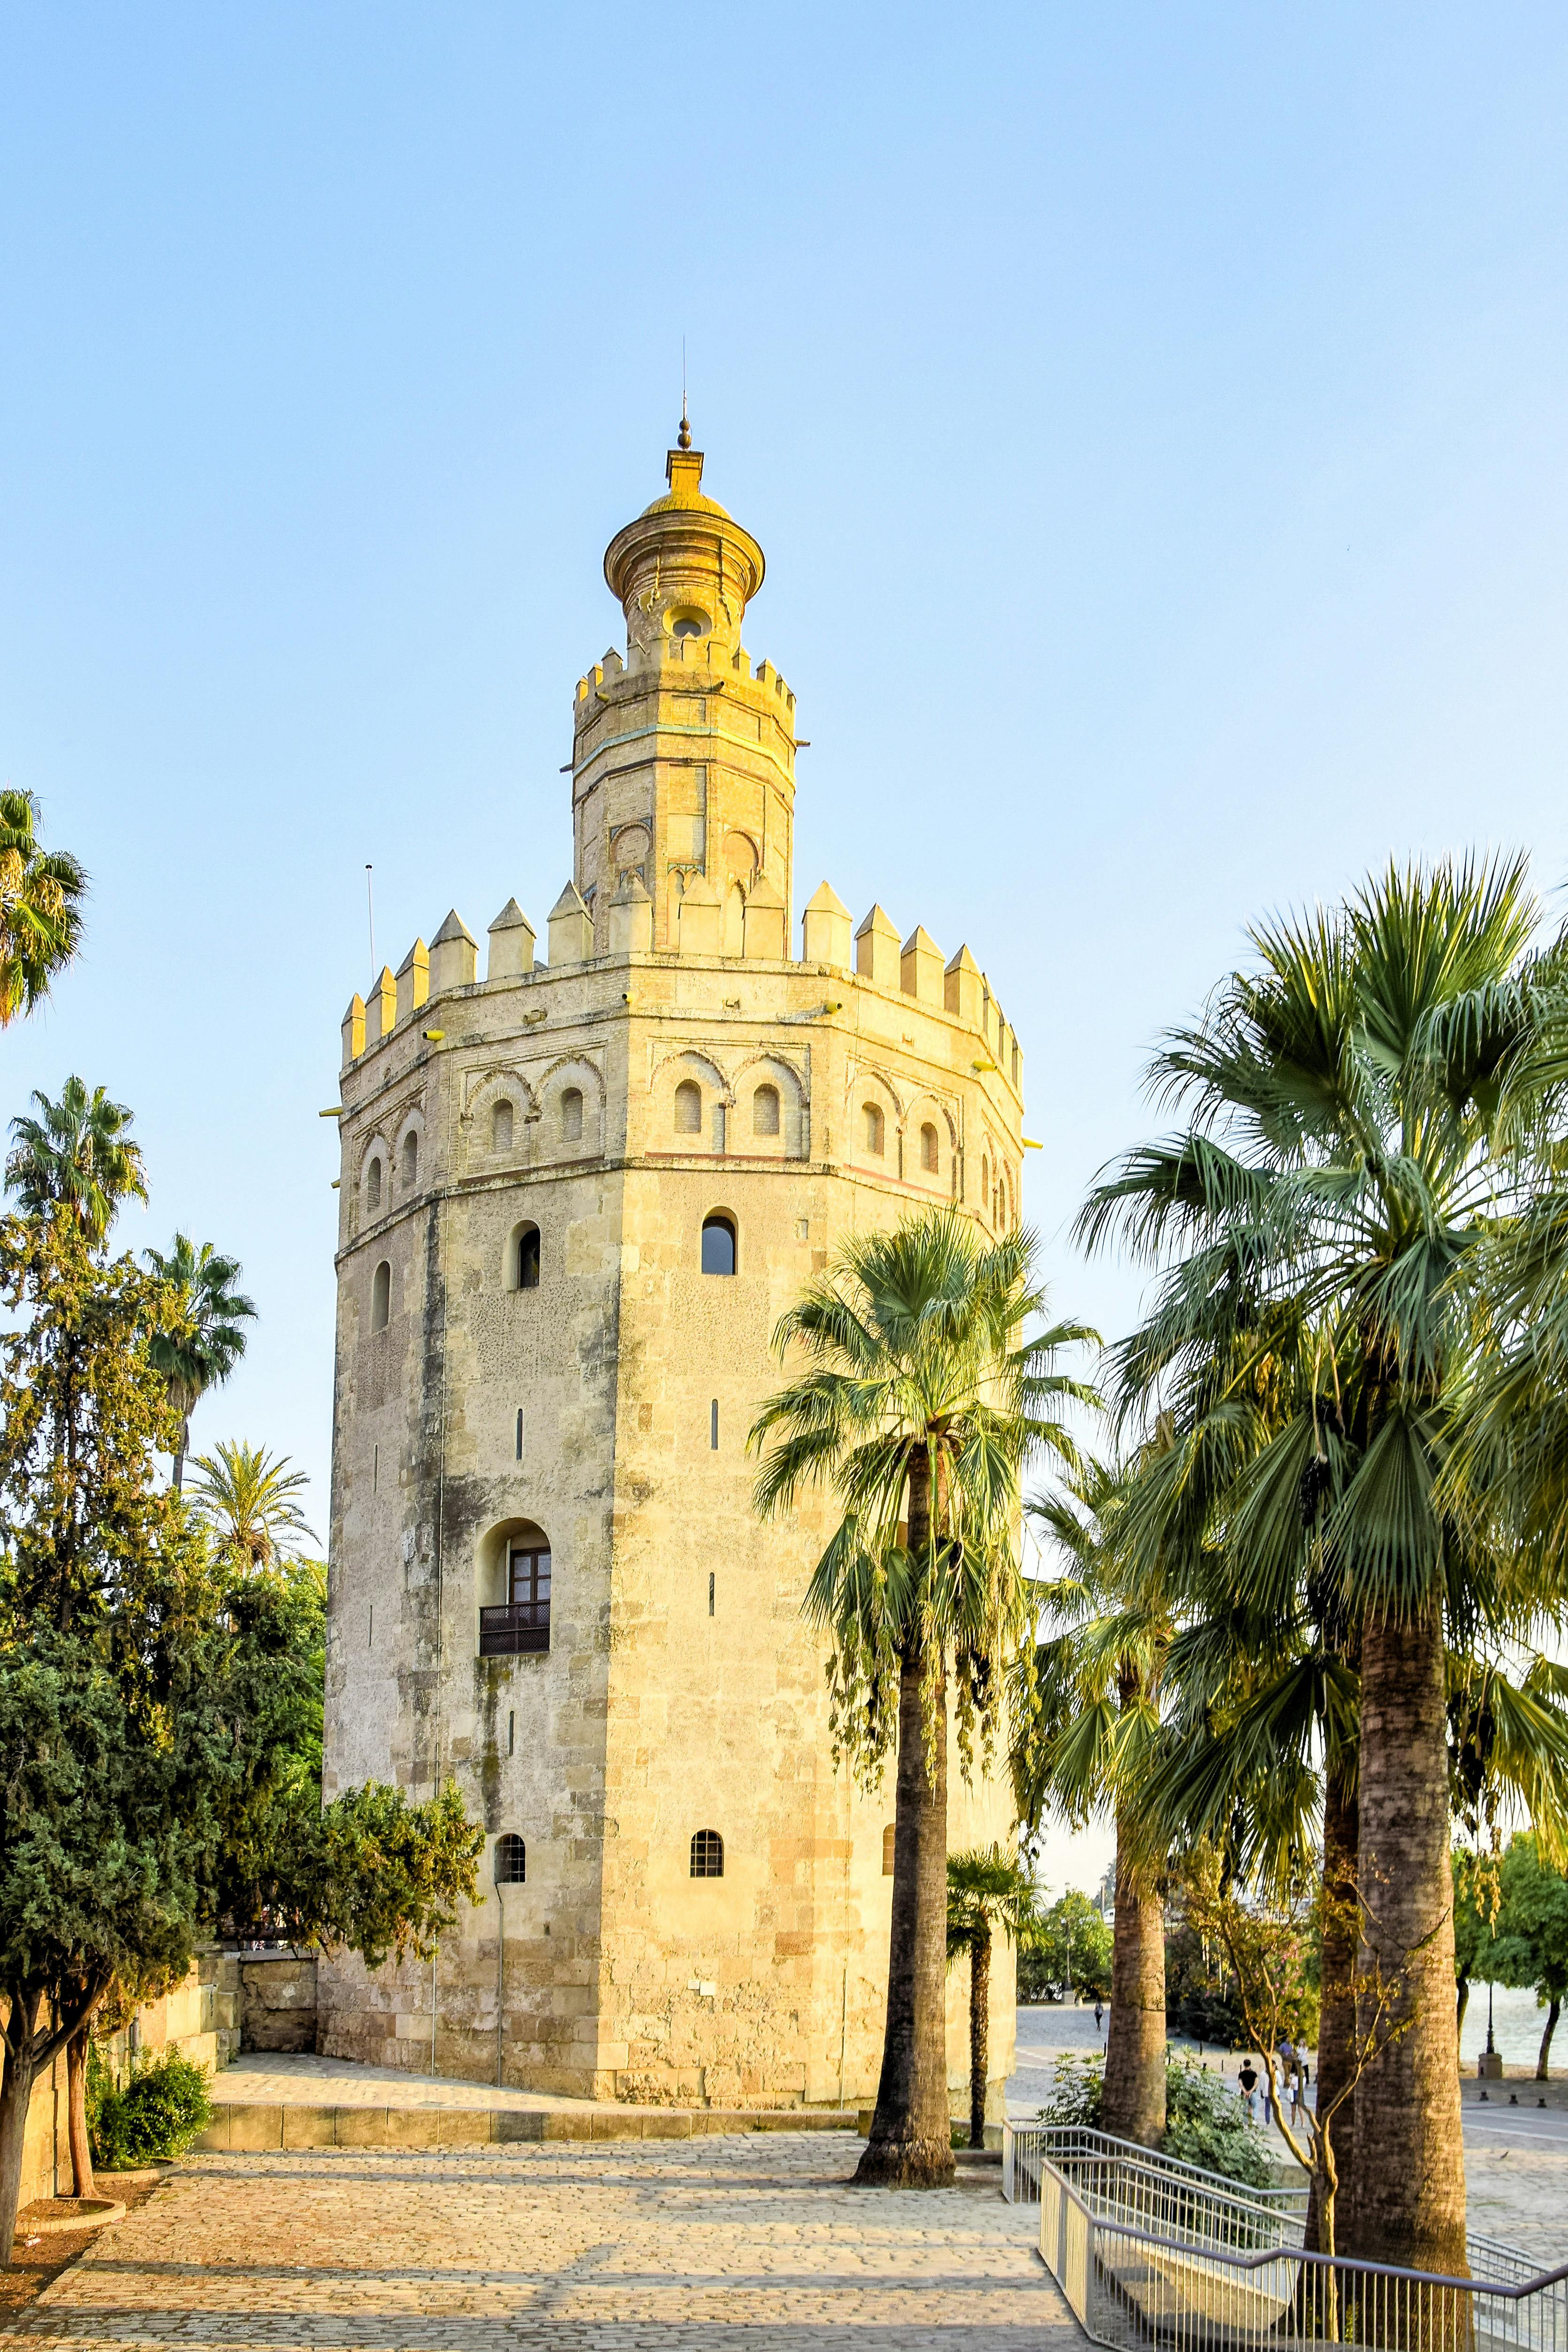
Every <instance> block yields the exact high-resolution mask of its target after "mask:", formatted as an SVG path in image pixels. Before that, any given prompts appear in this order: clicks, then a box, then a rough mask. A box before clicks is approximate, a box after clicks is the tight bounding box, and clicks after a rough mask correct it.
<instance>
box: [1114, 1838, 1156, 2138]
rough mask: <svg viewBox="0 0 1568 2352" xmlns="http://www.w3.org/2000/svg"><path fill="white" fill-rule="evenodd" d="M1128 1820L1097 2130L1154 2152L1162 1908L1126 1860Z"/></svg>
mask: <svg viewBox="0 0 1568 2352" xmlns="http://www.w3.org/2000/svg"><path fill="white" fill-rule="evenodd" d="M1128 1826H1129V1825H1128V1823H1127V1822H1125V1821H1124V1820H1123V1819H1122V1817H1121V1811H1120V1809H1119V1811H1118V1816H1117V1823H1116V1922H1115V1928H1114V1937H1113V1942H1112V1946H1111V1958H1110V2034H1109V2036H1108V2038H1107V2042H1106V2049H1105V2095H1104V2097H1103V2099H1102V2100H1101V2102H1100V2129H1101V2131H1107V2132H1112V2133H1114V2134H1115V2136H1116V2137H1117V2138H1118V2139H1135V2140H1141V2141H1142V2144H1143V2146H1144V2147H1159V2145H1160V2142H1161V2140H1162V2139H1163V2137H1164V2134H1165V1906H1164V1904H1163V1901H1162V1900H1161V1898H1160V1895H1159V1893H1158V1890H1157V1889H1156V1888H1155V1886H1154V1885H1152V1879H1151V1874H1150V1873H1149V1871H1148V1869H1147V1867H1146V1866H1145V1867H1143V1868H1135V1867H1134V1865H1133V1864H1132V1862H1131V1859H1130V1856H1131V1850H1132V1849H1131V1838H1130V1836H1129V1834H1128Z"/></svg>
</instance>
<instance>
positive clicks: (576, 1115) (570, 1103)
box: [561, 1087, 583, 1143]
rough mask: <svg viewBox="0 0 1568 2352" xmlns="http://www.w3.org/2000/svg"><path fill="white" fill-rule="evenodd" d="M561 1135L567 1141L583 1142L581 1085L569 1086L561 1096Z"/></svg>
mask: <svg viewBox="0 0 1568 2352" xmlns="http://www.w3.org/2000/svg"><path fill="white" fill-rule="evenodd" d="M561 1136H562V1140H563V1142H565V1143H581V1142H582V1140H583V1094H582V1089H581V1087H567V1089H566V1091H565V1093H564V1094H563V1096H562V1097H561Z"/></svg>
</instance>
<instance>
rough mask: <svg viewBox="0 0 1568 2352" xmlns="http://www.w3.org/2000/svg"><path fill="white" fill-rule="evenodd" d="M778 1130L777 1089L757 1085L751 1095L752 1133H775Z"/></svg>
mask: <svg viewBox="0 0 1568 2352" xmlns="http://www.w3.org/2000/svg"><path fill="white" fill-rule="evenodd" d="M778 1131H779V1090H778V1088H777V1087H758V1088H757V1091H756V1093H755V1094H754V1095H753V1096H752V1134H753V1135H776V1134H777V1133H778Z"/></svg>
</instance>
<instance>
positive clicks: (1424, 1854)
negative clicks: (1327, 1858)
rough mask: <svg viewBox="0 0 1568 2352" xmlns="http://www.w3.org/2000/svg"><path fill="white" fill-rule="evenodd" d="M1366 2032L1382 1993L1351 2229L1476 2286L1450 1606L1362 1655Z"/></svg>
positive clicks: (1436, 1606) (1350, 2206) (1381, 2250)
mask: <svg viewBox="0 0 1568 2352" xmlns="http://www.w3.org/2000/svg"><path fill="white" fill-rule="evenodd" d="M1360 1817H1361V1818H1360V1854H1359V1869H1360V1886H1361V1897H1362V1919H1363V1926H1362V1938H1361V1949H1360V1953H1359V1956H1358V1960H1357V1976H1356V1983H1357V2010H1358V2017H1359V2022H1360V2030H1361V2032H1363V2034H1364V2033H1367V2032H1371V2031H1372V2030H1373V2026H1374V2022H1375V2009H1376V2004H1377V2000H1378V1990H1377V1989H1378V1986H1379V1983H1380V1981H1381V1986H1382V1989H1383V1992H1384V1997H1385V2000H1386V2008H1385V2012H1384V2014H1385V2021H1386V2022H1387V2023H1391V2024H1402V2025H1403V2026H1404V2029H1405V2030H1404V2032H1402V2033H1401V2034H1400V2037H1399V2039H1398V2040H1397V2041H1395V2042H1393V2043H1392V2044H1391V2045H1390V2046H1389V2047H1388V2048H1386V2049H1385V2050H1384V2052H1383V2053H1382V2055H1381V2056H1380V2057H1378V2058H1377V2059H1375V2060H1374V2061H1373V2064H1372V2065H1371V2066H1370V2067H1369V2068H1368V2070H1367V2072H1366V2073H1365V2074H1363V2076H1362V2078H1361V2081H1360V2083H1359V2084H1358V2085H1357V2088H1356V2095H1355V2173H1354V2190H1353V2194H1352V2196H1351V2197H1350V2198H1349V2199H1348V2200H1345V2217H1344V2218H1345V2224H1346V2226H1345V2227H1344V2228H1343V2229H1342V2231H1341V2241H1342V2244H1343V2245H1344V2246H1345V2250H1346V2251H1347V2252H1354V2253H1356V2254H1359V2255H1360V2256H1362V2258H1363V2260H1367V2261H1372V2262H1380V2263H1401V2264H1403V2265H1405V2267H1406V2268H1409V2269H1412V2270H1424V2271H1439V2272H1442V2273H1446V2274H1447V2276H1448V2277H1450V2278H1453V2277H1468V2266H1467V2263H1466V2259H1465V2153H1464V2143H1463V2139H1462V2137H1461V2118H1460V2113H1459V2070H1458V2064H1457V2063H1456V2062H1455V2053H1454V2029H1453V2026H1452V2024H1451V2022H1450V2020H1451V2017H1452V2015H1453V2012H1452V2011H1451V2009H1450V2008H1449V2003H1450V2001H1451V2000H1453V1997H1454V1892H1453V1874H1452V1871H1451V1869H1450V1866H1449V1859H1448V1750H1447V1719H1446V1717H1445V1712H1444V1653H1443V1622H1442V1611H1441V1604H1440V1603H1439V1602H1438V1601H1432V1602H1430V1603H1428V1604H1427V1605H1426V1607H1425V1608H1424V1609H1423V1612H1422V1613H1421V1614H1420V1615H1419V1616H1418V1617H1416V1618H1415V1619H1414V1620H1413V1621H1411V1622H1407V1623H1404V1624H1399V1623H1395V1622H1391V1621H1390V1620H1388V1619H1386V1618H1381V1619H1369V1621H1368V1622H1367V1624H1366V1626H1365V1628H1364V1630H1363V1636H1362V1654H1361V1803H1360Z"/></svg>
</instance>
